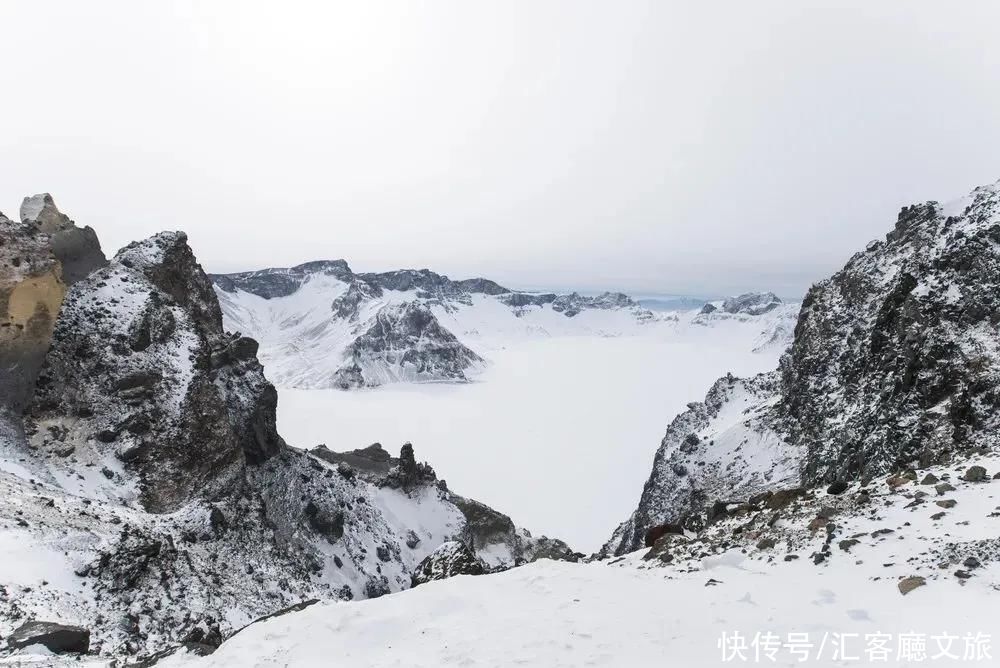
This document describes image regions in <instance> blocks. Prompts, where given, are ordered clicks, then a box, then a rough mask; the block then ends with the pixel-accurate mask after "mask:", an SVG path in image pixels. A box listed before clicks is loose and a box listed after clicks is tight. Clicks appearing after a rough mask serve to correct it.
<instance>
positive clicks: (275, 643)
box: [164, 456, 1000, 668]
mask: <svg viewBox="0 0 1000 668" xmlns="http://www.w3.org/2000/svg"><path fill="white" fill-rule="evenodd" d="M978 461H979V462H980V463H981V464H982V465H984V466H985V467H986V468H987V470H989V471H990V472H993V471H998V470H1000V458H998V457H995V456H993V457H989V458H983V459H980V460H978ZM960 468H962V467H952V468H938V467H935V468H931V469H929V470H927V471H926V472H922V473H923V474H924V475H926V474H933V475H934V476H935V477H938V478H940V479H942V480H943V479H945V477H946V476H947V477H948V478H950V480H951V481H952V483H954V486H955V487H956V490H955V491H954V492H950V493H945V494H944V495H940V496H939V495H937V494H936V492H935V488H934V486H932V485H920V484H918V483H917V482H913V481H907V483H906V484H905V485H902V486H899V487H896V488H893V487H890V485H888V484H886V483H885V482H884V481H879V484H873V485H871V488H872V491H871V500H870V502H869V503H866V504H865V505H861V506H858V505H856V504H855V503H854V502H853V501H851V500H849V499H851V497H853V496H854V495H855V494H856V493H857V492H858V486H856V485H855V486H854V487H853V488H852V489H851V490H848V491H847V492H845V493H843V494H841V495H839V496H833V495H828V494H826V493H824V492H818V493H817V494H816V498H815V499H810V500H806V501H804V502H803V503H802V504H801V508H799V509H797V510H795V511H790V512H788V513H787V515H786V518H785V519H782V520H781V521H780V522H779V523H778V525H777V527H776V528H774V529H773V530H772V531H771V532H770V533H769V535H770V536H773V539H774V541H775V542H774V544H773V545H771V544H770V543H763V544H762V545H760V546H757V545H755V544H753V543H752V542H751V543H750V544H747V543H743V544H733V545H731V546H729V547H726V545H725V536H726V535H727V534H728V535H729V536H731V535H732V531H733V529H734V528H736V527H737V526H739V525H740V524H742V523H743V522H744V521H745V519H746V518H745V517H744V518H739V519H733V520H726V521H723V522H722V523H720V524H719V525H716V527H715V529H716V530H715V532H714V534H715V535H713V536H711V537H709V538H708V539H707V540H703V541H699V540H698V539H693V540H692V541H691V542H690V545H689V546H688V547H687V548H685V549H683V550H677V555H678V556H677V558H676V559H675V560H673V561H671V562H670V563H664V562H663V561H662V559H661V558H660V556H659V555H657V556H654V557H653V558H651V559H648V560H645V559H643V555H644V554H645V553H646V550H642V551H639V552H636V553H633V554H631V555H629V556H627V557H625V558H621V559H617V560H613V561H610V562H607V561H604V562H593V563H589V564H572V563H562V562H552V561H541V562H536V563H534V564H530V565H528V566H524V567H521V568H516V569H513V570H510V571H507V572H504V573H500V574H496V575H484V576H475V577H473V576H458V577H455V578H451V579H449V580H444V581H439V582H433V583H430V584H428V585H424V586H421V587H418V588H416V589H414V590H411V591H406V592H403V593H401V594H397V595H394V596H389V597H385V598H381V599H378V600H376V601H364V602H360V603H320V604H317V605H315V606H312V607H310V608H308V609H307V610H305V611H303V612H298V613H292V614H289V615H287V616H283V617H278V618H276V619H273V620H270V621H267V622H262V623H260V624H255V625H253V626H251V627H249V628H247V629H246V630H244V631H242V632H241V633H239V634H237V635H236V636H235V637H234V638H232V639H230V640H228V641H227V642H225V643H224V644H223V645H222V647H220V648H219V650H218V651H216V652H215V653H214V654H213V655H211V656H209V657H206V658H203V659H199V658H195V657H185V656H177V657H175V658H174V659H173V660H171V661H170V662H168V663H166V664H164V665H173V666H190V667H191V668H197V667H205V668H208V667H209V666H211V667H220V668H221V667H222V666H236V665H239V666H325V665H331V662H332V661H334V660H333V659H331V657H336V659H335V664H334V665H338V666H351V667H354V666H356V667H358V668H361V667H365V666H371V667H382V666H413V667H418V666H419V667H427V668H432V667H434V666H539V667H543V666H546V667H551V666H612V667H613V666H640V667H645V666H648V667H650V668H653V667H655V666H665V665H671V666H685V667H690V668H698V667H701V666H719V665H774V666H795V665H806V666H869V665H886V666H919V665H929V666H957V665H982V666H992V665H996V663H995V661H994V660H993V659H992V658H991V657H993V658H995V657H1000V632H998V629H997V622H996V619H995V614H994V613H995V611H996V605H997V596H998V595H1000V591H998V588H1000V567H998V564H997V562H996V561H995V559H996V558H997V556H998V555H997V552H996V539H995V536H997V535H998V533H1000V511H998V508H1000V481H993V483H988V482H978V483H968V482H965V481H962V480H960V479H959V473H958V471H957V470H956V469H960ZM920 492H924V493H927V492H929V494H930V495H931V497H932V498H933V499H935V500H937V499H942V500H948V501H954V502H955V505H954V506H953V507H952V508H951V509H949V510H947V511H945V510H944V509H942V508H941V507H940V506H939V505H937V504H935V503H934V502H933V501H928V502H927V503H923V504H917V505H916V506H914V505H912V504H913V500H914V498H917V497H918V495H919V493H920ZM946 505H948V504H946ZM824 508H825V510H823V509H824ZM821 511H822V512H826V513H828V514H830V515H831V516H832V518H833V519H832V520H830V522H833V523H834V524H835V525H836V528H835V529H834V530H832V532H835V533H836V535H837V538H836V539H835V540H834V541H833V549H832V550H831V551H830V556H829V557H827V558H825V559H823V560H822V561H820V562H819V563H815V558H814V557H812V556H811V555H813V554H817V553H819V554H822V549H823V545H825V544H827V540H828V539H827V536H828V535H829V533H831V531H828V530H827V529H826V523H825V522H823V523H822V526H820V527H816V526H815V525H816V524H819V522H816V518H817V517H819V515H818V514H817V513H819V512H821ZM936 515H940V517H938V518H937V519H934V518H935V516H936ZM810 526H813V528H812V529H810ZM985 537H991V538H990V539H988V540H980V539H982V538H985ZM716 541H718V542H716ZM988 543H990V544H988ZM959 545H961V547H959ZM651 552H652V550H651ZM702 553H704V555H705V556H697V555H699V554H702ZM689 555H694V556H689ZM791 557H795V558H791ZM969 559H972V560H974V561H969V564H975V562H980V564H982V565H975V566H973V567H969V566H966V565H964V564H963V563H962V562H963V561H966V560H969ZM938 560H941V563H938ZM987 560H993V561H992V563H988V561H987ZM956 571H958V572H960V573H961V574H962V575H961V576H956V575H955V572H956ZM913 576H916V577H922V578H925V584H924V585H922V586H917V587H916V588H914V589H913V590H911V591H909V592H908V593H906V594H905V595H904V594H902V593H901V589H900V586H901V583H902V582H903V581H904V579H905V578H908V577H913ZM772 657H773V658H772Z"/></svg>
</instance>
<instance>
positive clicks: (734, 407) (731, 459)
mask: <svg viewBox="0 0 1000 668" xmlns="http://www.w3.org/2000/svg"><path fill="white" fill-rule="evenodd" d="M778 390H779V379H778V374H777V373H776V372H771V373H767V374H761V375H759V376H756V377H754V378H751V379H740V378H736V377H734V376H732V375H728V376H725V377H723V378H720V379H719V380H718V381H716V383H715V384H714V385H713V386H712V388H711V389H710V390H709V391H708V394H707V395H706V396H705V400H704V401H702V402H696V403H691V404H688V410H686V411H685V412H683V413H681V414H680V415H678V416H677V417H676V418H674V420H673V421H672V422H671V423H670V426H669V427H667V433H666V435H665V436H664V437H663V440H662V441H661V443H660V447H659V448H658V449H657V451H656V455H655V457H654V458H653V469H652V472H651V473H650V476H649V479H648V480H647V481H646V484H645V486H644V487H643V490H642V496H641V497H640V499H639V505H638V507H637V508H636V510H635V511H634V512H633V513H632V516H631V517H630V518H629V519H628V520H626V521H625V522H623V523H622V524H621V525H620V526H619V527H618V528H617V529H616V530H615V533H614V534H613V535H612V537H611V539H610V540H609V541H608V543H607V544H605V545H604V547H603V548H602V549H601V551H600V553H599V554H601V555H602V556H608V555H612V554H623V553H625V552H630V551H632V550H636V549H639V548H640V547H642V546H643V545H644V542H645V537H646V532H647V531H648V530H650V529H651V528H653V527H655V526H658V525H663V524H665V523H679V524H681V525H683V526H685V527H686V528H689V529H691V530H697V529H699V528H701V526H703V525H704V523H705V522H706V521H709V520H710V519H712V518H711V517H710V515H711V514H712V507H713V506H714V505H716V504H718V503H719V502H720V501H721V502H722V503H723V509H724V507H725V506H727V505H730V503H732V504H738V503H740V502H742V501H746V500H747V499H749V498H750V497H752V496H754V495H756V494H759V493H761V492H763V491H766V490H768V489H774V488H781V487H793V486H796V485H798V484H799V479H800V466H801V461H802V456H803V450H802V449H801V448H799V447H797V446H794V445H791V444H789V443H787V442H786V441H785V440H784V439H783V438H781V436H780V435H779V434H777V433H775V432H774V430H773V429H772V428H771V426H770V425H769V423H768V421H767V419H768V409H769V407H770V406H771V404H773V402H774V400H775V398H776V396H777V392H778ZM727 502H729V503H727ZM717 512H718V511H717Z"/></svg>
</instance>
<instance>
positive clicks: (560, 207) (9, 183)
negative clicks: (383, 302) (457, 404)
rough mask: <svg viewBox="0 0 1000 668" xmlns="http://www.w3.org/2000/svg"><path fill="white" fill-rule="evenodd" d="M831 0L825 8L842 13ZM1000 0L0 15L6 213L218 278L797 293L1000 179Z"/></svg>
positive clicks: (242, 5)
mask: <svg viewBox="0 0 1000 668" xmlns="http://www.w3.org/2000/svg"><path fill="white" fill-rule="evenodd" d="M833 5H837V7H833ZM998 25H1000V2H995V1H993V0H986V1H983V2H971V1H964V2H943V1H934V2H915V1H913V0H906V1H903V0H900V1H898V2H888V1H887V2H872V1H870V0H865V1H860V2H824V3H820V2H806V1H803V0H787V1H785V2H764V1H761V0H754V1H753V2H747V1H745V0H734V1H732V2H699V3H694V2H677V3H673V2H667V1H665V0H660V1H652V2H639V1H635V2H629V1H621V0H615V1H613V2H612V1H604V2H582V1H579V0H576V1H566V2H546V1H544V0H531V1H524V2H516V1H496V2H478V1H475V0H455V1H446V0H436V1H432V2H416V1H409V2H398V3H396V2H378V1H372V0H358V1H355V2H350V3H347V2H343V3H338V2H320V1H317V2H302V1H291V0H281V1H280V2H279V1H277V0H275V1H273V2H269V3H260V2H248V1H247V0H240V1H238V2H236V1H234V2H201V1H196V0H190V1H187V2H166V1H163V2H135V1H134V0H121V1H119V2H101V1H99V0H88V1H87V2H80V1H79V0H67V1H65V2H46V1H43V0H32V1H31V2H15V1H13V0H11V1H9V2H3V3H2V4H0V26H2V27H3V34H2V38H0V84H2V88H3V92H4V95H5V100H4V104H3V107H2V109H3V111H2V112H0V122H2V125H0V210H2V211H4V212H5V213H7V214H8V215H11V216H14V215H16V214H17V209H18V207H19V205H20V201H21V198H22V197H23V196H24V195H27V194H31V193H35V192H41V191H49V192H51V193H52V194H53V195H54V197H55V198H56V202H57V203H58V204H59V206H60V207H61V208H62V209H63V210H64V211H65V212H67V213H68V214H69V215H70V216H72V217H73V218H74V219H75V220H76V221H77V222H78V223H81V224H89V225H91V226H93V227H95V228H96V229H97V231H98V233H99V235H100V237H101V239H102V242H103V244H104V246H105V248H106V250H109V251H113V250H115V249H117V248H119V247H120V246H122V245H124V244H125V243H127V242H128V241H130V240H132V239H136V238H140V237H144V236H147V235H149V234H152V233H154V232H156V231H158V230H161V229H183V230H186V231H187V232H188V234H189V235H190V239H191V243H192V245H193V246H194V249H195V252H196V253H197V254H198V256H199V258H200V260H201V261H202V264H203V265H204V266H205V267H206V269H208V270H209V271H235V270H242V269H252V268H259V267H262V266H284V265H289V264H294V263H298V262H302V261H306V260H311V259H319V258H339V257H343V258H346V259H347V260H348V261H349V262H350V263H351V265H352V266H353V267H354V268H355V269H357V270H378V269H390V268H399V267H415V268H419V267H430V268H432V269H435V270H437V271H440V272H442V273H447V274H449V275H451V276H452V277H455V278H459V277H465V276H470V275H486V276H489V277H491V278H495V279H497V280H499V281H501V282H504V283H508V284H510V285H512V286H514V287H546V288H565V287H574V286H575V287H581V288H588V289H593V288H617V289H624V290H628V291H633V292H644V293H649V292H661V293H669V292H674V293H693V294H703V295H721V294H728V293H732V292H736V291H740V290H745V289H771V290H775V291H777V292H779V293H780V294H784V295H787V296H794V295H797V294H800V293H801V292H802V291H803V290H804V289H805V288H806V287H808V285H809V284H810V283H811V282H813V281H814V280H817V279H820V278H822V277H824V276H826V275H828V274H829V273H830V272H832V271H833V270H835V269H837V268H839V267H840V266H841V265H842V264H843V263H844V262H845V261H846V260H847V258H848V257H849V256H850V255H851V254H852V253H853V252H854V251H855V250H857V249H859V248H860V247H862V246H863V245H864V244H865V243H866V242H867V241H868V240H870V239H872V238H875V237H878V236H881V235H883V234H884V233H885V232H886V231H887V230H888V229H889V228H890V227H891V226H892V224H893V222H894V220H895V216H896V213H897V212H898V210H899V207H900V206H901V205H903V204H907V203H910V202H913V201H923V200H927V199H938V200H946V199H950V198H952V197H955V196H958V195H961V194H964V193H965V192H967V191H968V190H970V189H971V188H972V187H973V186H976V185H979V184H982V183H986V182H991V181H995V180H997V179H998V178H1000V39H998V38H997V26H998Z"/></svg>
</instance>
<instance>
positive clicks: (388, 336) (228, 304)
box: [213, 260, 796, 389]
mask: <svg viewBox="0 0 1000 668" xmlns="http://www.w3.org/2000/svg"><path fill="white" fill-rule="evenodd" d="M213 280H214V282H215V285H216V291H217V293H218V295H219V301H220V303H221V305H222V310H223V314H224V317H225V322H226V327H227V329H229V330H231V331H239V332H242V333H244V334H246V335H249V336H252V337H254V338H255V339H257V340H258V341H259V342H260V344H261V350H260V356H261V360H262V361H263V363H264V366H265V368H267V370H268V371H267V373H268V377H269V378H270V379H271V380H272V381H273V382H274V383H275V384H276V385H277V386H278V387H286V388H300V389H303V388H304V389H326V388H341V389H347V388H352V387H360V386H376V385H383V384H386V383H392V382H399V381H404V382H406V381H429V380H430V381H433V380H447V381H465V380H469V379H471V378H474V377H476V376H477V375H478V374H479V373H480V372H481V371H482V370H483V369H484V368H485V367H486V366H487V365H488V364H489V363H490V361H491V360H492V358H493V356H494V353H495V352H496V351H497V350H499V349H502V348H504V347H505V346H507V345H511V344H514V343H517V342H521V341H525V340H537V339H540V338H547V337H560V336H628V335H635V334H640V333H645V332H647V331H648V330H650V329H662V330H668V331H669V330H670V329H676V328H677V327H679V326H682V325H683V326H702V327H712V326H717V325H719V324H720V323H721V322H723V321H724V320H734V321H741V322H753V325H752V326H753V327H754V328H755V329H756V330H757V331H756V333H755V338H754V341H753V343H752V347H753V348H754V349H757V350H764V349H765V348H782V347H783V346H784V345H787V343H788V342H789V341H790V340H791V337H790V333H791V322H792V321H793V319H794V312H795V311H796V308H795V307H794V306H791V305H786V304H781V303H780V300H778V301H776V302H774V303H772V304H770V308H766V309H760V310H758V311H753V310H752V309H747V308H742V309H733V310H731V311H723V310H720V311H719V312H718V313H712V314H707V313H706V314H700V313H698V312H695V311H692V312H691V313H685V314H683V315H678V314H666V315H664V314H658V315H654V314H653V313H652V312H650V311H648V310H646V309H644V308H642V307H640V306H639V305H638V304H636V303H635V302H634V301H633V300H632V299H631V298H629V297H628V296H626V295H624V294H621V293H604V294H602V295H598V296H596V297H588V296H581V295H579V294H576V293H573V294H569V295H555V294H551V293H541V294H539V293H524V292H516V291H511V290H508V289H506V288H503V287H502V286H500V285H498V284H496V283H494V282H493V281H489V280H486V279H470V280H465V281H452V280H451V279H449V278H447V277H446V276H441V275H439V274H435V273H433V272H430V271H428V270H421V271H396V272H387V273H384V274H354V273H353V272H351V270H350V268H349V267H348V266H347V263H346V262H344V261H343V260H337V261H319V262H310V263H307V264H305V265H299V266H297V267H292V268H290V269H265V270H262V271H257V272H247V273H243V274H225V275H215V276H213ZM744 297H745V298H748V299H751V300H752V298H753V297H754V295H744ZM770 297H773V295H769V297H768V299H769V298H770ZM768 299H764V300H763V301H764V302H768ZM774 299H775V300H777V298H776V297H774ZM727 303H728V302H727Z"/></svg>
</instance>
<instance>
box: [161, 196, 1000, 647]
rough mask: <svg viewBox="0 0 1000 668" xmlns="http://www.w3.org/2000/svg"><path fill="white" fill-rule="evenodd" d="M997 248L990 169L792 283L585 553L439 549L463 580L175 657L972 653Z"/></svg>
mask: <svg viewBox="0 0 1000 668" xmlns="http://www.w3.org/2000/svg"><path fill="white" fill-rule="evenodd" d="M998 260H1000V183H998V184H994V185H992V186H987V187H983V188H979V189H977V190H975V191H973V193H972V194H971V195H970V196H969V197H967V198H963V199H962V200H960V201H958V202H957V203H953V204H948V205H945V206H940V205H938V204H936V203H928V204H925V205H920V206H917V207H908V208H906V209H904V210H903V211H902V212H901V214H900V216H899V220H898V222H897V224H896V228H895V229H894V230H893V231H892V232H890V233H889V235H888V236H887V238H886V240H885V241H884V242H874V243H872V244H870V245H869V246H868V247H867V249H866V250H865V251H864V252H862V253H859V254H857V255H855V256H854V257H853V258H852V259H851V260H850V261H849V262H848V264H847V265H846V266H845V267H844V269H843V270H841V271H840V272H838V273H837V274H835V275H834V276H833V277H831V278H830V279H828V280H825V281H822V282H820V283H818V284H817V285H815V286H814V287H813V288H812V289H811V290H810V291H809V294H808V295H807V298H806V300H805V301H804V303H803V305H802V309H801V314H800V317H799V320H798V324H797V325H796V327H795V332H794V335H795V338H794V343H793V345H792V347H791V349H790V350H789V352H788V353H787V354H786V355H785V356H784V357H783V358H782V361H781V365H780V369H779V370H777V371H773V372H769V373H764V374H760V375H758V376H756V377H753V378H748V379H739V378H735V377H732V376H726V377H724V378H722V379H720V380H719V381H718V382H717V383H716V384H715V385H714V386H713V387H712V388H711V390H710V391H709V393H708V395H707V396H706V399H705V401H704V402H698V403H694V404H691V405H690V407H689V409H688V410H687V411H686V412H684V413H682V414H681V415H679V416H678V417H676V418H675V419H674V420H673V422H672V423H671V424H670V426H669V428H668V430H667V434H666V436H665V437H664V439H663V441H662V443H661V445H660V448H659V449H658V451H657V453H656V457H655V460H654V467H653V471H652V473H651V475H650V477H649V480H648V481H647V483H646V485H645V488H644V490H643V493H642V497H641V500H640V503H639V507H638V508H637V509H636V511H635V512H634V513H633V514H632V516H631V517H630V518H629V520H627V521H626V522H625V523H624V524H623V525H622V526H621V527H619V529H618V530H617V531H616V532H615V534H614V536H613V537H612V539H611V540H610V541H609V542H608V544H607V545H606V546H605V548H604V549H603V550H602V553H601V555H599V556H601V557H604V558H603V559H600V560H596V561H592V562H590V563H583V564H549V563H538V564H534V565H532V566H531V567H528V568H525V569H520V570H516V571H511V572H508V573H505V574H501V575H488V576H476V577H474V578H473V577H471V576H472V575H474V574H475V573H476V572H477V571H478V570H479V569H478V567H477V566H476V564H475V562H474V561H473V560H471V559H470V557H469V555H467V554H462V553H461V551H460V550H458V548H457V547H456V546H452V545H449V546H448V547H447V548H443V549H442V553H441V554H440V555H438V557H437V561H436V562H435V563H436V564H437V568H438V569H447V568H449V567H453V566H454V567H455V568H457V569H458V572H466V573H468V574H469V575H465V576H462V575H460V576H458V577H455V578H452V579H449V580H446V581H444V582H432V583H430V584H427V585H421V587H419V588H417V589H415V590H413V591H408V592H404V593H403V594H400V595H399V596H398V597H395V598H387V599H381V600H380V601H376V602H374V603H373V604H371V605H370V606H369V607H367V608H366V609H364V610H362V611H359V612H356V613H352V612H351V611H350V610H347V609H345V608H344V607H343V606H331V605H323V606H316V607H314V608H311V609H310V610H308V611H306V612H303V613H296V614H295V615H294V616H289V617H287V618H280V619H274V620H269V621H266V622H264V623H262V624H260V625H257V626H254V627H250V628H249V629H247V631H246V632H245V633H244V634H241V635H240V636H238V637H236V638H235V639H233V640H231V641H229V642H227V643H225V644H223V645H222V647H221V648H220V650H219V651H218V652H217V653H215V654H214V655H213V656H211V657H207V658H205V659H197V658H193V657H190V655H178V656H177V657H175V661H176V663H175V664H174V665H181V666H206V667H207V666H222V665H230V664H232V663H245V662H248V661H254V662H256V663H258V664H259V665H263V666H270V665H284V664H285V663H288V662H292V663H294V664H296V665H303V666H311V665H321V663H322V661H323V658H324V657H326V656H329V655H331V654H337V655H338V656H342V657H344V660H343V661H342V662H343V663H344V664H345V665H353V666H362V665H363V666H390V665H397V664H398V663H399V661H400V658H401V657H405V662H406V663H407V665H412V666H443V665H470V664H472V663H483V664H487V665H493V664H496V665H501V664H505V663H509V662H512V661H516V662H517V663H518V664H521V665H534V666H549V665H637V666H646V665H649V666H653V665H661V664H662V663H663V661H664V660H665V659H664V657H669V660H670V661H674V662H677V663H680V664H682V665H686V666H713V665H726V664H727V663H730V662H733V663H771V662H775V663H776V665H778V664H781V665H795V664H797V663H809V664H810V665H817V666H864V665H872V664H873V663H882V662H889V663H892V662H894V664H893V665H917V664H923V663H924V662H927V663H930V664H931V665H933V664H935V663H937V664H938V665H964V664H965V663H978V664H980V665H986V664H987V663H990V662H992V661H993V660H994V657H995V652H996V647H995V645H993V634H992V629H991V628H990V621H989V620H990V612H991V611H992V610H993V608H994V607H995V604H996V602H995V598H996V595H997V594H996V592H997V590H998V589H1000V539H998V538H997V536H998V533H997V528H998V522H1000V507H998V506H997V499H996V493H995V489H994V488H995V486H996V485H997V484H1000V482H998V480H1000V471H998V469H1000V456H998V454H997V452H996V438H995V434H996V429H997V424H996V413H997V411H996V402H995V395H996V394H997V392H998V383H1000V373H998V368H997V366H998V364H1000V355H998V354H997V351H996V349H995V345H994V344H995V341H996V337H997V329H996V328H997V325H998V322H1000V319H998V318H997V316H996V313H997V312H998V309H997V308H996V302H997V297H996V295H997V294H998V291H1000V262H998ZM737 301H744V305H745V307H746V308H747V309H750V310H752V311H758V312H759V311H760V310H761V309H767V308H769V300H761V299H758V298H754V299H749V300H737ZM729 305H730V308H731V309H733V308H743V307H737V306H735V303H734V302H733V301H730V302H729ZM706 310H707V312H706V313H704V314H702V315H707V316H711V315H713V313H714V312H715V310H722V311H723V312H724V313H725V312H728V309H726V308H725V304H722V305H718V306H717V307H716V309H715V310H713V309H706ZM614 555H619V556H614ZM463 568H464V569H465V570H464V571H463V570H462V569H463ZM526 618H528V619H531V620H546V623H544V624H536V623H525V619H526ZM347 625H349V626H350V629H351V633H339V634H338V633H334V634H322V633H320V631H321V630H322V629H327V628H338V629H342V628H345V627H346V626H347ZM386 629H392V630H393V642H392V646H391V647H388V646H387V644H386V643H384V642H383V641H382V640H383V638H382V635H381V634H382V633H383V632H384V631H385V630H386Z"/></svg>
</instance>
